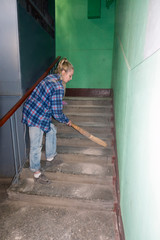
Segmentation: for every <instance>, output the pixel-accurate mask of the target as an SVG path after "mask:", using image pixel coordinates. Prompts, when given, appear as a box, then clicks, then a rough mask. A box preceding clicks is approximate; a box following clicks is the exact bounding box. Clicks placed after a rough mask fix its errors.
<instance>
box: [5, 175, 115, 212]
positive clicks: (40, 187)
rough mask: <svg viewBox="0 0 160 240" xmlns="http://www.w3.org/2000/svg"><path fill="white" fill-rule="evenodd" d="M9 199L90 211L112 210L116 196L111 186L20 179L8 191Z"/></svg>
mask: <svg viewBox="0 0 160 240" xmlns="http://www.w3.org/2000/svg"><path fill="white" fill-rule="evenodd" d="M7 192H8V197H9V199H16V200H23V201H29V202H32V203H44V202H45V204H50V205H54V206H56V205H57V206H65V207H73V206H74V207H76V208H83V209H90V210H94V211H95V210H98V211H106V210H113V209H114V207H115V202H116V194H115V190H114V188H113V184H111V185H109V184H108V185H107V184H106V185H100V184H87V183H77V182H68V181H67V182H66V181H64V182H63V181H55V180H54V181H53V180H51V182H50V184H40V183H38V182H36V181H35V180H34V179H33V178H27V179H20V180H19V183H18V184H14V185H12V186H11V187H10V188H9V189H8V191H7Z"/></svg>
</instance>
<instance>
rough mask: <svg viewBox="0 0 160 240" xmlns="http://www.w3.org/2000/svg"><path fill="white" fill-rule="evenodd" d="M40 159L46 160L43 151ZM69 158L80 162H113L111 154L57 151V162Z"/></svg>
mask: <svg viewBox="0 0 160 240" xmlns="http://www.w3.org/2000/svg"><path fill="white" fill-rule="evenodd" d="M41 159H42V161H43V160H46V157H45V153H44V152H42V156H41ZM71 159H72V160H73V161H74V162H81V163H82V162H88V163H100V164H104V163H106V164H111V163H112V162H113V158H112V156H107V155H103V156H101V157H99V156H98V157H97V156H95V155H86V154H83V153H79V154H75V153H73V152H72V153H67V154H63V153H59V154H58V155H57V156H56V161H58V162H64V163H68V162H70V161H71Z"/></svg>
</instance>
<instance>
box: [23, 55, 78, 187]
mask: <svg viewBox="0 0 160 240" xmlns="http://www.w3.org/2000/svg"><path fill="white" fill-rule="evenodd" d="M55 72H56V73H55V74H50V75H48V76H47V77H46V78H44V79H43V80H42V81H41V82H40V83H39V84H38V85H37V87H36V88H35V89H34V90H33V92H32V93H31V95H30V96H29V97H28V99H27V100H26V102H25V104H24V107H23V117H22V122H23V123H24V124H26V125H27V126H28V127H29V138H30V155H29V156H30V169H31V171H32V172H34V178H35V179H36V180H38V179H39V181H40V182H42V183H43V182H44V183H45V182H48V179H47V178H46V177H45V175H43V174H42V172H41V170H40V168H41V166H40V160H41V148H42V138H43V133H44V132H45V133H46V141H45V145H46V147H45V149H46V159H47V161H52V160H53V159H54V157H55V156H56V154H57V153H56V128H55V126H54V125H53V123H52V117H53V118H54V119H56V120H57V121H59V122H61V123H66V124H67V125H68V126H71V121H70V120H69V119H68V118H67V116H65V115H64V114H63V112H62V109H63V105H62V99H63V96H64V87H63V82H64V83H67V82H69V81H70V80H72V76H73V74H74V68H73V65H72V64H71V63H70V62H69V61H68V60H67V59H66V58H64V59H62V60H61V61H60V62H59V64H58V66H57V69H56V71H55Z"/></svg>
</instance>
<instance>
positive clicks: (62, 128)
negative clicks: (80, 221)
mask: <svg viewBox="0 0 160 240" xmlns="http://www.w3.org/2000/svg"><path fill="white" fill-rule="evenodd" d="M53 123H54V125H55V126H57V132H58V133H60V132H62V133H69V132H70V133H74V132H77V131H76V130H75V129H74V128H72V127H68V126H67V125H66V124H63V123H57V122H53ZM78 126H79V127H80V128H83V129H84V130H85V131H87V132H89V133H90V134H101V133H105V134H110V135H113V129H112V128H111V127H107V126H106V124H105V125H102V126H100V123H99V124H98V126H97V125H96V124H95V123H94V125H88V124H86V125H85V124H83V123H81V124H80V125H78Z"/></svg>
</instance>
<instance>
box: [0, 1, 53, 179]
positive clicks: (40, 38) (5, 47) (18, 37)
mask: <svg viewBox="0 0 160 240" xmlns="http://www.w3.org/2000/svg"><path fill="white" fill-rule="evenodd" d="M0 36H1V41H0V76H1V77H0V118H2V117H3V116H4V115H5V114H6V113H7V112H8V111H9V110H10V109H11V108H12V107H13V106H14V105H15V104H16V103H17V101H18V100H19V99H20V98H21V97H22V95H23V92H25V91H26V90H27V89H28V88H29V87H31V86H32V85H33V84H34V83H35V82H36V80H37V79H38V78H39V77H40V76H41V75H42V73H44V72H45V71H46V69H47V68H48V67H49V65H50V64H51V63H52V62H53V60H54V59H55V51H54V50H55V47H54V39H52V38H51V37H50V36H49V35H48V33H47V32H45V30H44V29H43V28H42V27H41V26H40V25H39V24H38V23H37V22H36V21H35V20H34V18H33V17H32V16H30V15H29V14H28V13H27V12H26V11H25V9H23V8H22V7H21V6H20V5H19V4H18V5H17V0H7V1H6V0H1V1H0ZM21 117H22V106H21V107H20V108H19V110H18V111H17V112H16V115H13V117H12V121H11V120H8V121H7V122H6V123H5V124H4V125H3V126H2V127H1V128H0V177H13V176H14V175H15V162H14V159H17V160H18V163H17V164H18V166H19V161H21V162H22V164H23V163H24V161H25V160H26V142H25V140H24V139H25V136H24V133H25V132H24V126H23V124H22V123H21ZM11 123H12V125H13V129H12V131H11ZM16 129H17V130H16Z"/></svg>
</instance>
